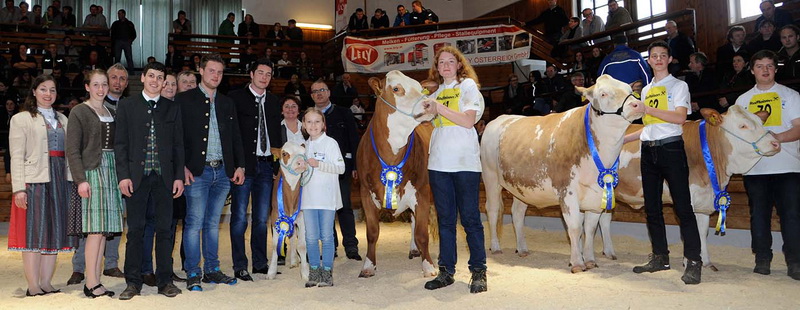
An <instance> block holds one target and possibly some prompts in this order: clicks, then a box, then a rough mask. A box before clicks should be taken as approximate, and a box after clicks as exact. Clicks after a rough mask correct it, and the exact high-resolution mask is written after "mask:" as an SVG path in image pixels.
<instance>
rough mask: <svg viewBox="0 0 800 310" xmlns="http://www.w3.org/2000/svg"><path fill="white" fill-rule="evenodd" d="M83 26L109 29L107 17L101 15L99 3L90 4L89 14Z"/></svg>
mask: <svg viewBox="0 0 800 310" xmlns="http://www.w3.org/2000/svg"><path fill="white" fill-rule="evenodd" d="M83 27H86V28H101V29H108V23H107V21H106V17H105V16H103V15H100V9H99V8H98V7H97V5H95V4H92V5H91V6H89V14H87V15H86V18H85V19H84V20H83Z"/></svg>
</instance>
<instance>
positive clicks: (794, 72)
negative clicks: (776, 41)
mask: <svg viewBox="0 0 800 310" xmlns="http://www.w3.org/2000/svg"><path fill="white" fill-rule="evenodd" d="M780 35H781V44H783V47H782V48H781V50H780V51H779V52H778V73H777V77H776V79H777V80H778V81H784V80H791V79H796V78H797V77H798V76H800V53H798V52H797V51H798V50H800V45H798V44H797V40H798V38H799V37H798V35H800V29H799V28H797V26H795V25H786V26H783V28H781V31H780Z"/></svg>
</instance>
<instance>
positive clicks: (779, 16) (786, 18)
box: [754, 0, 794, 53]
mask: <svg viewBox="0 0 800 310" xmlns="http://www.w3.org/2000/svg"><path fill="white" fill-rule="evenodd" d="M758 7H759V9H761V16H759V17H758V19H756V32H758V28H759V25H761V22H762V21H765V20H768V21H771V22H772V24H773V25H775V29H781V27H783V26H786V25H791V24H792V23H793V22H794V18H792V14H791V13H789V12H787V11H785V10H783V9H782V8H776V7H775V0H763V1H761V4H759V5H758ZM754 53H755V52H754Z"/></svg>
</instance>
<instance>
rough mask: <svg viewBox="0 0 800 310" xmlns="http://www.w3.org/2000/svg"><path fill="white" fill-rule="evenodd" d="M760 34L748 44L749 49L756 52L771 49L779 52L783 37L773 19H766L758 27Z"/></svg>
mask: <svg viewBox="0 0 800 310" xmlns="http://www.w3.org/2000/svg"><path fill="white" fill-rule="evenodd" d="M758 32H759V34H760V35H759V36H756V37H755V38H753V39H752V40H750V43H749V44H748V45H747V50H749V51H751V52H753V53H756V52H758V51H760V50H770V51H773V52H777V51H778V50H780V49H781V38H780V36H779V35H778V32H777V31H775V23H774V22H773V21H771V20H764V21H762V22H761V25H760V26H759V27H758Z"/></svg>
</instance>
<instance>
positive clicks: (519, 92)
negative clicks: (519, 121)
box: [503, 73, 531, 114]
mask: <svg viewBox="0 0 800 310" xmlns="http://www.w3.org/2000/svg"><path fill="white" fill-rule="evenodd" d="M530 100H531V98H530V97H529V96H527V94H526V93H525V91H524V89H523V88H522V87H521V86H520V84H519V78H518V77H517V75H516V74H515V73H511V74H509V75H508V85H507V86H506V87H505V89H504V91H503V107H504V110H505V112H506V113H507V114H520V113H519V112H521V111H522V107H523V106H525V105H526V104H529V102H530Z"/></svg>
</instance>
